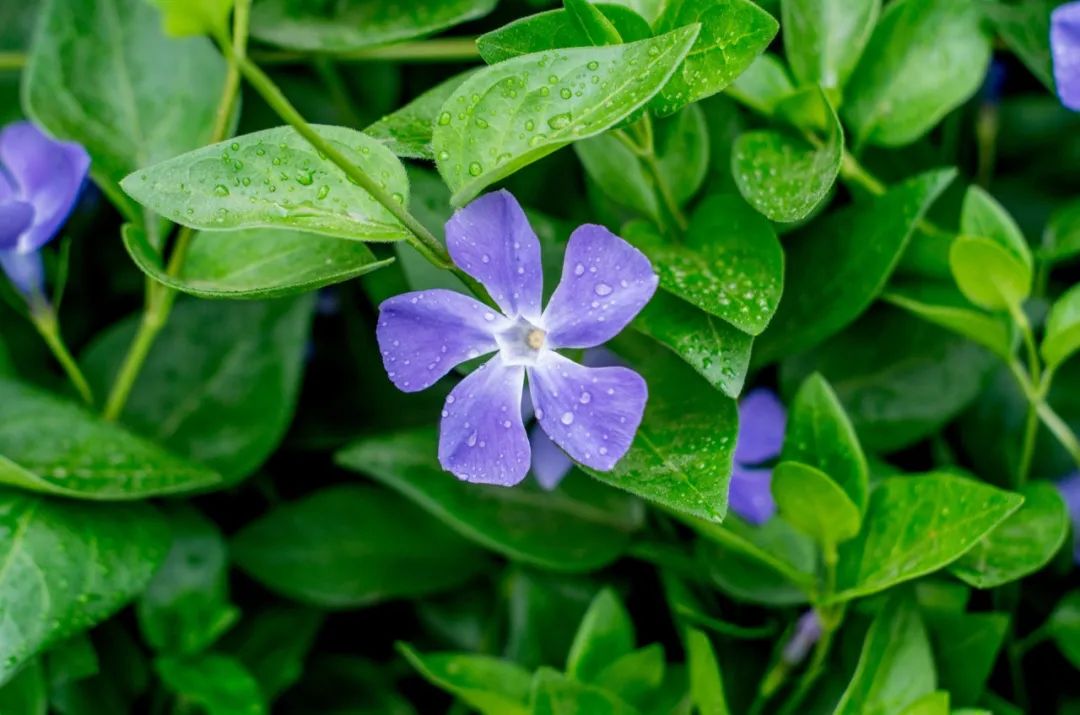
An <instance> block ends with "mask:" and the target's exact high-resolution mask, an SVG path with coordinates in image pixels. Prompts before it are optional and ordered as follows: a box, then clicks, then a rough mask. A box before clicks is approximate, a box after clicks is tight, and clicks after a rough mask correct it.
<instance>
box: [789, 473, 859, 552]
mask: <svg viewBox="0 0 1080 715" xmlns="http://www.w3.org/2000/svg"><path fill="white" fill-rule="evenodd" d="M772 492H773V496H774V497H775V498H776V507H777V510H778V511H779V513H780V516H781V517H783V519H784V520H785V521H787V522H788V523H789V524H791V525H792V526H794V527H795V528H796V529H798V530H799V531H801V532H803V533H804V534H806V535H807V536H809V537H810V538H812V539H813V540H814V541H816V542H817V543H819V544H822V545H824V547H825V548H826V549H834V548H835V547H836V545H837V544H839V543H841V542H843V541H847V540H848V539H850V538H852V537H854V536H855V535H856V534H857V533H859V521H860V519H861V514H859V507H857V506H856V505H855V503H854V502H852V501H851V498H850V497H848V495H847V494H846V493H845V492H844V490H843V489H841V488H840V486H839V485H838V484H837V483H836V482H834V481H833V480H832V479H830V478H829V475H827V474H825V472H823V471H821V470H820V469H816V468H814V467H811V466H809V465H806V464H800V463H799V462H781V463H780V464H778V465H776V467H775V468H774V469H773V477H772Z"/></svg>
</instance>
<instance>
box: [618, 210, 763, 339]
mask: <svg viewBox="0 0 1080 715" xmlns="http://www.w3.org/2000/svg"><path fill="white" fill-rule="evenodd" d="M624 236H625V237H626V239H627V240H628V241H630V242H631V243H633V244H635V245H636V246H637V247H638V248H640V249H641V250H642V251H644V252H645V254H646V255H647V256H648V257H649V258H650V259H651V260H652V264H653V267H654V268H655V269H656V272H657V273H658V274H659V275H660V287H661V288H663V289H665V290H667V291H669V292H671V293H673V294H674V295H676V296H678V297H680V298H682V299H683V300H685V301H687V302H689V303H691V304H693V305H695V306H697V307H698V308H701V309H702V310H704V311H705V312H707V313H710V314H712V315H715V316H717V317H719V318H722V319H723V320H725V321H727V322H728V323H730V324H731V325H733V326H735V327H736V328H738V329H739V330H741V331H743V332H744V333H749V334H750V335H758V334H759V333H761V331H763V330H764V329H765V327H766V326H767V325H768V324H769V321H770V320H771V319H772V316H773V313H774V312H775V311H776V310H777V305H778V304H779V303H780V293H781V291H782V290H783V282H784V252H783V250H782V249H781V247H780V242H779V241H778V240H777V238H776V232H775V231H774V230H773V228H772V226H771V225H770V224H769V222H768V221H766V220H765V219H764V217H762V216H761V215H760V214H758V213H757V212H756V211H754V210H753V209H751V208H750V207H749V206H747V205H746V204H745V202H743V201H742V200H741V199H739V198H738V197H736V196H730V195H723V194H720V195H713V196H709V197H707V198H705V199H704V200H703V201H702V202H701V203H700V204H699V205H698V207H697V209H696V210H695V211H694V214H693V216H692V217H691V219H690V228H689V230H688V232H687V234H686V237H685V239H684V240H683V241H679V242H676V241H674V240H672V239H668V238H664V237H663V236H661V235H660V234H659V233H658V232H657V231H656V230H655V229H653V228H652V227H650V226H646V225H644V224H641V223H638V224H633V225H632V226H630V227H628V228H627V229H626V230H624Z"/></svg>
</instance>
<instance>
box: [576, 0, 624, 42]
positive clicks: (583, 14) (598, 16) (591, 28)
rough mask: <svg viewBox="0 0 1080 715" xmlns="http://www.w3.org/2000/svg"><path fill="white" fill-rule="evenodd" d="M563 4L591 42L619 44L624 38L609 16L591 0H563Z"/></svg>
mask: <svg viewBox="0 0 1080 715" xmlns="http://www.w3.org/2000/svg"><path fill="white" fill-rule="evenodd" d="M563 6H564V7H565V8H566V11H567V12H568V13H570V17H572V18H573V19H574V22H575V23H577V25H578V26H579V27H580V28H581V29H582V30H583V31H584V32H585V36H586V37H588V38H589V44H591V45H596V46H598V47H599V46H602V45H618V44H620V43H621V42H622V41H623V39H622V37H621V36H620V35H619V31H618V30H616V29H615V25H613V24H612V23H611V20H609V19H607V16H606V15H604V13H603V12H601V11H600V9H599V8H597V7H596V6H595V5H593V4H592V3H591V2H589V0H563Z"/></svg>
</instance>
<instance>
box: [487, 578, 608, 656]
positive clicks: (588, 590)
mask: <svg viewBox="0 0 1080 715" xmlns="http://www.w3.org/2000/svg"><path fill="white" fill-rule="evenodd" d="M504 589H505V591H504V592H505V593H506V594H507V596H506V599H507V601H508V603H509V606H508V608H507V610H508V616H507V618H508V624H507V631H508V633H507V636H506V641H507V643H506V649H505V654H506V656H507V657H508V658H510V659H511V660H513V661H514V662H516V663H520V664H521V665H523V666H525V667H527V668H535V667H537V666H539V665H552V666H556V665H557V666H559V667H560V668H561V667H562V666H563V665H564V664H565V663H566V653H567V652H568V651H569V650H570V644H571V643H572V642H573V640H574V635H575V633H576V631H577V627H578V623H579V621H580V620H581V618H583V617H584V616H585V611H586V610H587V609H588V607H589V604H590V603H592V599H593V596H594V595H595V593H596V586H595V584H594V583H593V582H592V581H590V580H586V579H582V578H579V577H570V576H565V575H562V574H558V573H552V572H550V571H538V570H531V569H525V568H514V569H512V570H511V571H510V572H509V574H508V576H507V578H506V580H505V581H504Z"/></svg>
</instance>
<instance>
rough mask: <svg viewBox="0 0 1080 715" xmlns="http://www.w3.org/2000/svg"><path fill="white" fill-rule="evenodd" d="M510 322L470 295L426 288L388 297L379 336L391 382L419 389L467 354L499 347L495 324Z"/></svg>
mask: <svg viewBox="0 0 1080 715" xmlns="http://www.w3.org/2000/svg"><path fill="white" fill-rule="evenodd" d="M505 322H506V318H504V317H503V316H501V315H498V314H497V313H495V311H493V310H491V309H490V308H488V307H487V306H486V305H484V304H483V303H481V302H480V301H478V300H474V299H473V298H470V297H469V296H467V295H462V294H461V293H455V292H454V291H452V290H442V289H435V290H426V291H418V292H415V293H403V294H401V295H397V296H394V297H393V298H390V299H388V300H385V301H383V303H382V305H380V306H379V325H378V327H377V328H376V330H375V337H376V338H377V339H378V341H379V352H380V353H381V354H382V358H383V365H385V366H386V374H387V375H389V376H390V380H391V382H393V383H394V385H395V386H397V388H398V389H399V390H402V391H404V392H419V391H420V390H423V389H426V388H428V387H431V385H433V384H434V383H435V382H436V381H438V380H439V379H440V378H442V377H443V376H444V375H445V374H446V373H448V372H450V370H452V369H453V368H454V367H455V366H457V365H460V364H461V363H463V362H465V361H466V360H470V359H472V358H475V357H479V356H481V355H485V354H487V353H490V352H493V351H494V350H496V349H498V345H497V344H496V343H495V337H494V333H493V330H494V328H496V327H497V326H499V325H502V324H504V323H505Z"/></svg>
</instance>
